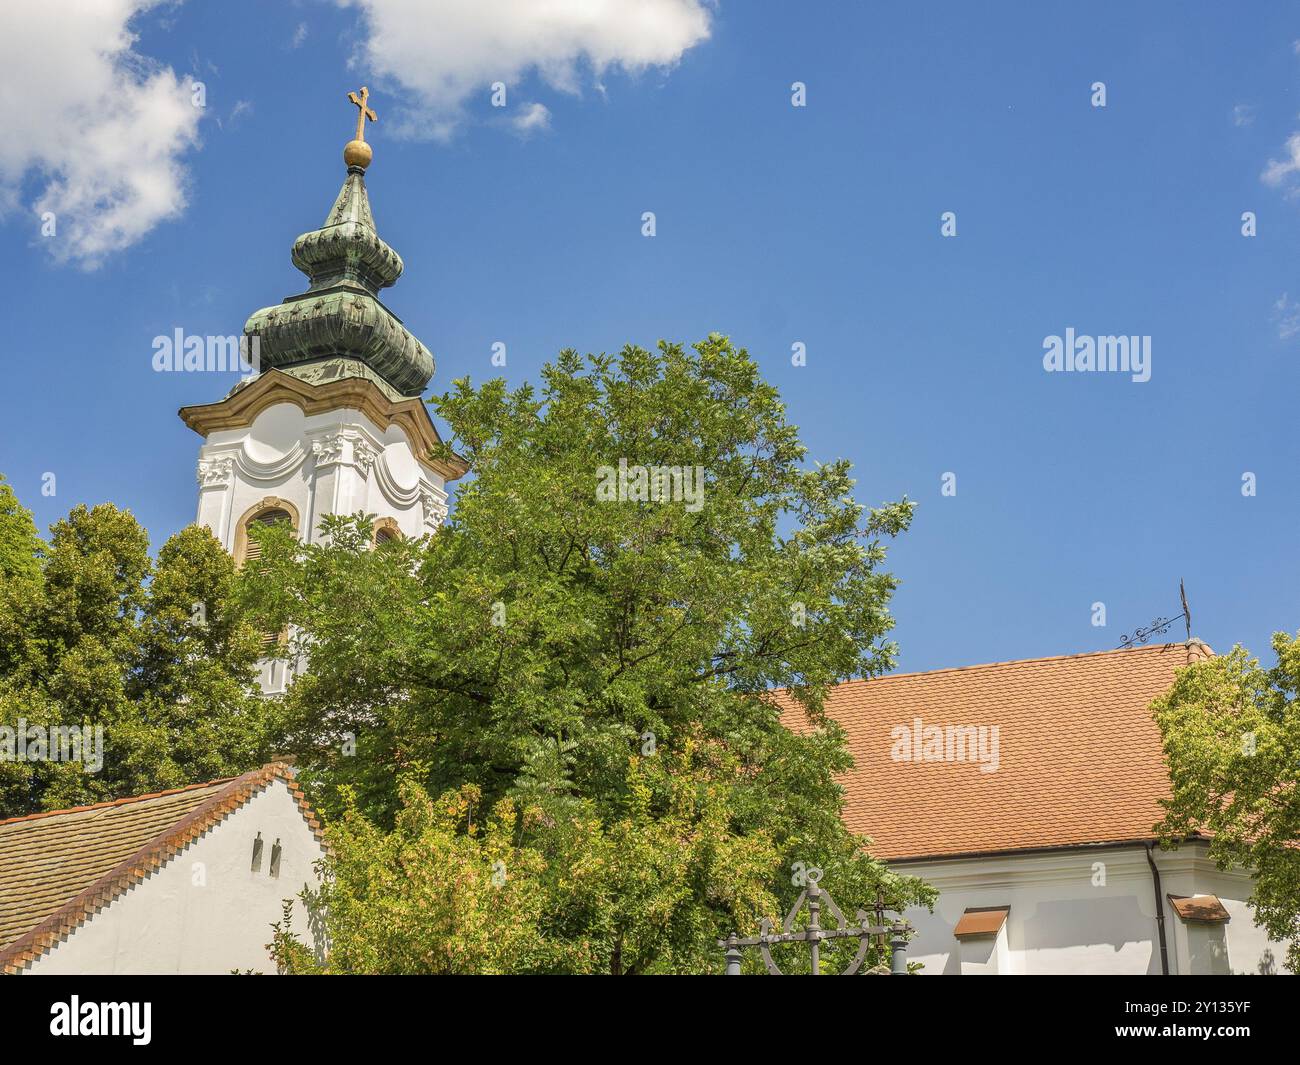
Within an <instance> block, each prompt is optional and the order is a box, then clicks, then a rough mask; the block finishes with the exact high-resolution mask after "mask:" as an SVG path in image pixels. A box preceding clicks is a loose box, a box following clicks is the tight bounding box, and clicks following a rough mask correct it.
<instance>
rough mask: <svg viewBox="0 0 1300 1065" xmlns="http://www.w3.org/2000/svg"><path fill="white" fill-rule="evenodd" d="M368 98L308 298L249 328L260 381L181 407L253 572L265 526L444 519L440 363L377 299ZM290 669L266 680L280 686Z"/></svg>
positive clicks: (388, 267)
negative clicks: (435, 394) (437, 449)
mask: <svg viewBox="0 0 1300 1065" xmlns="http://www.w3.org/2000/svg"><path fill="white" fill-rule="evenodd" d="M367 95H368V90H366V89H365V88H363V89H362V90H361V94H360V96H358V95H357V94H356V93H349V94H348V96H349V98H350V99H351V100H352V102H353V103H354V104H356V106H357V107H358V108H359V109H360V113H359V114H358V117H357V135H356V139H355V140H352V141H350V142H349V143H348V145H347V146H346V147H345V149H344V152H343V159H344V162H345V163H346V164H347V177H346V178H345V179H344V182H343V188H342V189H341V190H340V191H339V194H338V198H337V199H336V200H335V201H334V206H333V207H332V208H330V212H329V214H328V215H327V216H326V218H325V222H324V224H323V225H322V226H321V227H320V228H319V229H313V230H311V231H310V232H308V233H304V234H302V236H300V237H299V238H298V239H297V240H295V241H294V243H293V256H292V257H293V265H294V266H296V267H297V268H298V269H299V270H301V271H302V272H303V273H304V274H306V275H307V278H308V282H309V284H308V286H307V291H305V292H303V293H301V294H300V295H296V296H288V297H286V298H285V300H284V301H283V302H282V303H278V304H276V305H275V306H273V307H265V308H263V309H262V310H260V311H257V312H256V313H254V314H253V315H252V316H251V317H250V318H249V319H248V322H247V323H246V324H245V326H244V336H245V343H246V344H247V345H248V350H249V353H250V355H251V356H252V358H251V361H252V363H253V369H254V371H255V374H254V375H253V376H250V377H248V378H245V379H244V380H241V381H240V382H239V383H238V384H237V385H236V386H235V387H234V388H233V389H232V390H231V391H230V393H229V394H228V395H227V396H226V397H225V398H224V399H222V400H221V401H220V402H217V403H208V404H204V405H202V406H192V407H183V408H182V409H181V411H180V416H181V418H182V419H183V420H184V422H185V424H186V425H188V426H189V427H190V428H191V429H193V430H194V431H195V432H196V433H198V434H199V435H200V436H201V437H203V444H202V446H201V447H200V448H199V464H198V482H199V506H198V518H197V521H198V523H199V524H200V525H206V526H207V527H208V528H209V529H211V530H212V532H213V534H214V535H215V536H216V537H217V538H218V539H219V540H220V541H221V542H222V543H223V544H224V545H225V547H226V550H227V551H229V552H231V554H232V555H234V557H235V561H236V562H237V563H239V564H242V563H243V562H244V561H246V559H247V558H248V557H249V553H250V551H255V550H256V549H257V545H256V544H255V543H254V542H252V541H251V540H250V539H249V536H248V529H249V527H250V525H252V524H254V523H256V522H271V521H286V520H287V521H289V522H291V523H292V525H293V527H294V529H295V530H296V531H297V533H298V536H299V538H300V539H302V540H304V541H314V540H316V539H318V538H319V536H320V533H319V525H320V520H321V518H323V517H324V516H325V515H327V514H355V513H357V512H364V513H366V514H372V515H375V516H376V520H375V530H376V537H377V539H385V538H388V537H392V536H403V537H418V536H422V535H424V534H425V533H430V532H433V531H434V530H435V529H437V527H438V526H439V525H440V524H441V523H442V521H443V519H444V518H445V517H446V514H447V490H446V486H447V482H449V481H452V480H455V479H456V478H457V477H460V476H461V475H462V474H464V473H465V467H464V465H462V464H461V463H460V462H458V461H457V460H454V459H452V460H446V459H439V458H434V457H432V456H431V454H430V451H431V449H432V448H433V447H434V446H435V445H437V444H439V443H440V442H441V441H440V438H439V436H438V431H437V429H436V428H434V425H433V421H432V419H431V418H430V417H429V412H428V408H427V407H426V405H425V404H424V402H423V400H422V399H421V398H420V396H421V393H422V392H423V391H424V389H425V387H426V386H427V385H428V383H429V380H430V379H431V378H432V377H433V356H432V355H431V354H430V353H429V351H428V349H427V348H425V346H424V345H423V344H421V343H420V341H419V340H417V339H416V338H415V337H414V336H412V335H411V333H410V332H409V331H407V329H406V328H405V327H404V326H403V325H402V322H401V320H400V319H399V318H398V317H397V316H396V315H394V314H393V313H392V312H391V311H390V310H389V309H388V308H387V307H385V306H384V304H383V303H382V302H380V299H379V291H380V289H384V288H388V287H389V286H391V285H392V284H394V283H395V282H396V281H397V279H398V278H399V277H400V276H401V274H402V259H401V257H400V256H399V255H398V254H397V252H395V251H394V250H393V249H392V248H391V247H389V246H388V244H387V243H386V242H385V241H384V240H383V238H382V237H380V236H379V234H378V232H377V231H376V230H375V221H374V217H373V215H372V214H371V212H370V200H369V197H368V196H367V194H366V181H365V172H366V167H367V166H369V165H370V161H371V157H372V153H371V149H370V145H368V144H366V143H365V123H366V120H367V119H369V120H371V121H373V120H374V118H375V114H374V112H373V111H371V110H370V109H369V107H368V106H367V104H366V97H367ZM283 668H284V664H283V663H280V664H279V672H280V675H276V672H277V666H276V665H275V664H274V663H272V664H270V665H268V666H267V667H266V669H265V670H264V674H265V675H264V677H263V687H264V688H267V690H270V691H276V690H281V689H282V688H283V686H284V683H285V681H286V680H287V677H285V676H284V675H283Z"/></svg>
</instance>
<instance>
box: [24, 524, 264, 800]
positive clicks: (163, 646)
mask: <svg viewBox="0 0 1300 1065" xmlns="http://www.w3.org/2000/svg"><path fill="white" fill-rule="evenodd" d="M14 506H15V505H12V504H11V505H6V503H5V501H4V500H3V499H0V542H2V543H3V544H4V545H5V547H6V558H5V561H3V562H0V566H3V567H4V573H3V578H2V582H0V726H8V727H9V728H10V729H12V730H14V732H15V733H16V734H21V735H23V736H27V737H30V736H32V735H34V734H33V733H31V731H30V730H31V729H32V728H39V729H43V730H49V729H50V728H52V727H55V726H71V727H75V728H78V729H81V730H82V731H83V733H84V734H85V735H86V736H87V737H89V736H90V735H93V730H94V729H95V728H96V727H98V728H101V729H102V730H103V731H102V735H103V747H102V750H100V751H99V752H97V753H98V755H99V756H100V757H101V758H102V766H100V767H96V766H92V765H89V764H88V762H87V759H86V758H85V757H83V758H82V760H81V761H54V760H50V759H49V758H48V757H47V758H46V759H44V760H39V761H19V760H16V759H15V760H8V759H3V760H0V817H4V816H15V815H20V814H25V813H31V812H33V811H36V810H41V809H59V808H62V807H66V806H73V805H78V804H82V803H90V802H98V801H102V800H106V799H114V798H120V797H123V796H126V795H133V794H140V793H143V792H148V791H155V790H159V789H163V788H169V787H180V786H183V785H186V784H192V783H195V782H196V781H201V780H207V779H210V778H213V777H218V776H222V775H225V774H229V773H234V772H240V771H243V770H245V769H248V768H251V767H252V766H254V765H256V764H257V761H258V758H259V756H260V755H261V754H262V753H263V751H262V747H263V745H264V742H265V730H264V727H263V718H264V712H263V707H262V704H261V701H260V700H259V699H258V698H257V697H256V694H255V693H256V684H255V673H254V670H255V663H256V660H257V655H258V649H259V641H258V637H257V634H256V631H255V629H254V628H253V627H252V625H251V624H249V623H248V622H247V621H246V620H244V619H243V618H242V617H241V615H240V612H239V609H238V607H237V606H236V604H235V603H234V602H233V600H232V591H233V587H234V581H235V571H234V565H233V563H232V561H231V559H230V557H229V556H228V555H227V554H226V553H225V551H224V550H223V549H222V547H221V545H220V543H218V542H217V541H216V539H214V538H213V536H212V535H211V533H209V532H208V531H207V530H205V529H200V528H197V527H193V526H192V527H189V528H186V529H183V530H181V531H180V532H179V533H177V534H176V535H175V536H173V537H172V538H171V539H169V540H168V541H167V542H166V543H165V544H164V545H163V546H162V548H161V549H160V550H159V552H158V557H157V559H156V560H151V559H150V557H149V553H148V548H149V543H148V537H147V535H146V533H145V531H144V530H143V529H142V528H141V527H140V525H139V523H137V522H136V520H135V518H134V517H132V515H131V514H130V513H129V512H127V511H122V510H118V509H117V508H116V507H113V506H111V505H109V504H102V505H99V506H96V507H94V508H87V507H85V506H78V507H76V508H75V509H74V510H73V511H72V512H71V513H70V514H69V515H68V516H67V518H65V519H63V520H61V521H59V522H56V523H55V524H54V525H53V526H52V527H51V530H50V540H49V542H48V544H47V543H44V542H43V541H42V540H41V539H40V538H39V537H38V536H37V535H36V534H35V529H34V527H32V528H30V529H29V528H28V526H30V517H29V516H26V520H25V521H24V520H23V516H25V514H26V512H20V513H18V512H16V511H15V509H14ZM16 513H18V516H17V517H16V516H15V515H16ZM11 548H13V550H10V549H11ZM47 734H48V732H47ZM85 753H86V749H85V748H83V755H84V754H85Z"/></svg>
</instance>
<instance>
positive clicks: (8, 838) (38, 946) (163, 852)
mask: <svg viewBox="0 0 1300 1065" xmlns="http://www.w3.org/2000/svg"><path fill="white" fill-rule="evenodd" d="M277 778H278V779H282V780H284V781H285V783H286V784H287V785H288V786H289V790H290V792H291V793H292V794H293V797H294V799H295V801H296V802H297V803H298V807H299V809H300V810H301V811H302V813H303V817H304V818H305V819H306V821H307V823H308V825H309V826H310V827H311V830H312V832H313V834H314V835H315V836H316V838H317V839H323V837H322V835H321V827H320V824H319V822H318V821H317V820H316V817H315V815H314V814H313V813H312V811H311V808H310V807H309V806H308V805H307V803H306V800H305V799H304V798H303V794H302V791H301V790H300V789H299V788H298V785H297V783H296V781H295V780H294V778H293V776H292V774H291V773H290V772H289V770H288V768H287V767H286V766H284V765H281V764H279V763H272V764H270V765H266V766H263V767H262V768H261V769H255V770H253V771H252V772H251V773H245V774H244V775H243V776H239V777H229V778H226V779H223V780H212V781H209V782H208V783H206V784H193V785H191V786H189V787H186V788H176V789H174V790H172V791H160V792H154V793H152V794H149V795H137V796H134V797H132V798H128V799H118V800H117V801H115V802H104V803H97V804H95V805H93V806H77V807H73V808H72V809H69V810H53V811H50V812H48V813H40V814H31V815H29V816H27V817H15V818H11V819H10V820H7V821H0V972H17V971H19V970H21V969H22V968H24V967H25V966H26V965H28V964H29V963H30V962H32V961H33V960H35V959H36V958H38V957H39V956H40V955H41V954H43V953H45V952H46V951H48V950H49V949H50V948H51V947H52V946H54V945H55V944H57V943H58V942H60V941H61V940H62V939H64V938H65V937H66V936H67V934H68V933H69V932H71V931H72V930H73V929H75V928H76V927H77V926H78V925H79V924H82V923H83V922H84V921H85V920H86V919H87V918H88V917H90V916H92V915H93V914H95V913H97V912H98V911H99V910H101V909H103V908H104V907H105V906H107V905H108V904H109V903H110V902H112V901H113V899H115V898H116V897H117V896H118V895H120V894H121V893H122V892H123V891H125V890H126V889H127V888H129V887H130V886H131V885H132V884H135V883H138V882H139V881H141V880H143V879H145V877H147V876H148V875H149V874H150V873H151V872H152V871H153V870H154V869H157V868H160V867H161V866H162V865H164V864H165V863H166V862H167V861H169V860H170V859H171V858H172V857H173V856H175V855H176V854H178V853H180V852H181V851H182V850H184V849H185V848H186V847H187V846H189V844H190V843H192V842H193V841H194V840H196V839H197V838H198V837H199V836H201V835H203V834H204V833H205V832H207V831H208V830H209V829H210V828H212V827H213V826H214V825H216V824H218V823H219V822H220V821H222V820H223V819H224V818H226V817H227V816H228V815H229V814H231V813H233V812H234V811H235V810H237V809H238V808H239V807H241V806H243V805H244V804H245V803H246V802H248V800H249V799H251V798H252V797H253V796H254V795H256V794H257V793H258V792H260V791H262V790H263V789H264V788H266V787H267V786H268V785H270V784H271V783H272V782H273V781H274V780H276V779H277Z"/></svg>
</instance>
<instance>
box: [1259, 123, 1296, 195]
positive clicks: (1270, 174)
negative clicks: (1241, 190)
mask: <svg viewBox="0 0 1300 1065" xmlns="http://www.w3.org/2000/svg"><path fill="white" fill-rule="evenodd" d="M1286 151H1287V158H1286V159H1270V160H1269V161H1268V166H1266V167H1265V168H1264V172H1263V173H1262V174H1260V176H1259V179H1260V180H1261V181H1262V182H1264V184H1265V185H1272V186H1273V187H1274V188H1279V187H1280V186H1282V185H1285V184H1286V183H1287V182H1288V181H1290V180H1291V178H1292V177H1293V176H1294V175H1295V174H1297V173H1300V133H1292V134H1291V136H1289V137H1288V138H1287V139H1286Z"/></svg>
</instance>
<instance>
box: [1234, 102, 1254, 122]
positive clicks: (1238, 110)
mask: <svg viewBox="0 0 1300 1065" xmlns="http://www.w3.org/2000/svg"><path fill="white" fill-rule="evenodd" d="M1254 121H1255V108H1254V106H1253V105H1252V104H1237V106H1236V107H1234V108H1233V109H1232V124H1233V125H1234V126H1249V125H1251V124H1253V123H1254Z"/></svg>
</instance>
